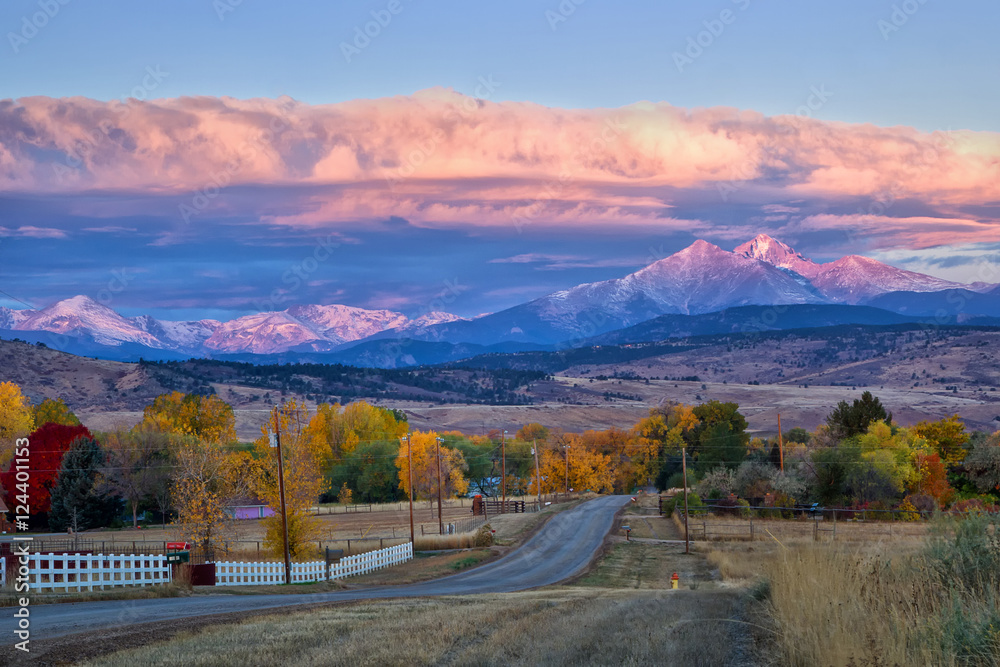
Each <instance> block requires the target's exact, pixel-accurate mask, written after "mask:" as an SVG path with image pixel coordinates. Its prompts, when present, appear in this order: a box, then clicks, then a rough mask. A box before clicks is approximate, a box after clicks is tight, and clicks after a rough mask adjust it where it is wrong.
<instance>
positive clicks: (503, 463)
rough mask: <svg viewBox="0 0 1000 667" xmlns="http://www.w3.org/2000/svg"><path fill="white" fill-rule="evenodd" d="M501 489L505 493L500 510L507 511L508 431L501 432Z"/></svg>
mask: <svg viewBox="0 0 1000 667" xmlns="http://www.w3.org/2000/svg"><path fill="white" fill-rule="evenodd" d="M500 461H501V463H500V489H501V491H502V493H503V502H502V503H501V504H500V512H501V513H503V512H506V511H507V431H501V432H500Z"/></svg>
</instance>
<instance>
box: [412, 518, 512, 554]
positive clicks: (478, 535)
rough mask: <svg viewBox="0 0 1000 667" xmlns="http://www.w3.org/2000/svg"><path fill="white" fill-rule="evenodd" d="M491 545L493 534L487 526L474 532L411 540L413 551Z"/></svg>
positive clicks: (427, 536)
mask: <svg viewBox="0 0 1000 667" xmlns="http://www.w3.org/2000/svg"><path fill="white" fill-rule="evenodd" d="M492 544H493V532H492V529H491V528H490V525H489V524H485V525H483V526H480V527H479V528H478V529H477V530H475V531H469V532H467V533H456V534H454V535H420V536H419V537H416V538H414V540H413V549H414V551H442V550H445V549H472V548H475V547H488V546H491V545H492Z"/></svg>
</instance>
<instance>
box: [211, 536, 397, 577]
mask: <svg viewBox="0 0 1000 667" xmlns="http://www.w3.org/2000/svg"><path fill="white" fill-rule="evenodd" d="M412 558H413V544H411V543H410V542H407V543H405V544H400V545H397V546H394V547H388V548H386V549H379V550H377V551H369V552H367V553H363V554H358V555H356V556H347V557H346V558H341V559H340V561H339V562H337V563H332V564H331V565H330V571H329V573H327V572H326V567H325V566H326V564H325V563H324V562H323V561H312V562H309V563H293V564H292V582H294V583H304V582H311V581H325V580H326V579H327V578H329V579H343V578H345V577H353V576H357V575H359V574H367V573H368V572H373V571H375V570H380V569H382V568H385V567H390V566H392V565H398V564H399V563H405V562H406V561H408V560H411V559H412ZM215 581H216V585H217V586H253V585H258V584H282V583H284V582H285V565H284V563H280V562H267V563H234V562H221V563H216V564H215Z"/></svg>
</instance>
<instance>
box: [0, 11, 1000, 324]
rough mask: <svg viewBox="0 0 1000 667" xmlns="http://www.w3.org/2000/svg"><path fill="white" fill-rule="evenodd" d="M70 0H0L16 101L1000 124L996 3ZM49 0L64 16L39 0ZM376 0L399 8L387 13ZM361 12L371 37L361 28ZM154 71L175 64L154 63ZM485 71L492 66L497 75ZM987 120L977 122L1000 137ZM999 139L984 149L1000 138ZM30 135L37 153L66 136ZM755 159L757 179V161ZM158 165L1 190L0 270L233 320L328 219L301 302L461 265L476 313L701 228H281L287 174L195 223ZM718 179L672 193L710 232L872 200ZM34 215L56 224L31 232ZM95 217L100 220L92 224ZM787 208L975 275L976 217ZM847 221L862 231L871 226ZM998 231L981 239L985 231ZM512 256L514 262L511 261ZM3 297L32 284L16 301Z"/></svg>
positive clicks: (831, 242) (363, 293) (608, 271)
mask: <svg viewBox="0 0 1000 667" xmlns="http://www.w3.org/2000/svg"><path fill="white" fill-rule="evenodd" d="M63 2H65V4H63V3H61V2H59V0H41V1H39V0H33V1H23V0H7V1H6V2H4V3H2V4H0V28H2V32H3V33H4V36H5V38H4V43H3V44H0V70H2V72H3V77H2V79H0V99H4V98H12V99H17V98H24V97H30V96H48V97H75V96H81V97H87V98H93V99H96V100H102V101H110V100H122V99H125V98H128V97H141V98H149V99H154V98H176V97H181V96H192V95H199V96H211V97H222V96H232V97H236V98H240V99H247V98H255V97H267V98H277V97H279V96H283V95H287V96H290V97H291V98H294V99H295V100H298V101H300V102H303V103H306V104H308V105H324V104H335V103H343V102H349V101H351V100H357V99H362V98H367V99H376V98H385V97H393V96H410V95H412V94H413V93H415V92H417V91H421V90H426V89H429V88H435V87H444V88H450V89H453V90H454V91H457V92H458V93H461V94H463V95H467V96H472V97H479V98H484V99H486V100H488V102H489V103H510V102H533V103H536V104H539V105H543V106H546V107H553V108H556V109H588V110H592V109H615V108H618V107H622V106H626V105H631V104H633V103H636V102H640V101H650V102H654V103H667V104H669V105H673V106H674V107H681V108H684V109H692V110H697V109H702V108H711V107H719V106H724V107H733V108H735V109H741V110H749V111H753V112H758V113H760V114H763V115H764V116H774V115H781V114H799V115H803V113H807V114H808V115H809V116H810V117H812V118H814V119H818V120H821V121H833V122H836V121H839V122H844V123H852V124H855V123H871V124H874V125H876V126H880V127H883V128H891V127H894V126H907V127H912V128H916V129H917V130H919V131H922V132H933V131H935V130H973V131H979V132H987V133H993V132H997V131H1000V113H998V110H1000V88H998V87H997V86H996V85H994V84H995V81H996V80H997V75H998V74H1000V48H997V47H996V35H995V28H996V25H997V21H996V19H997V18H998V15H1000V7H998V6H997V5H996V3H992V2H985V1H970V2H961V3H955V2H951V3H945V2H943V0H924V1H923V2H921V1H920V0H908V1H907V2H882V1H880V0H865V1H861V0H839V1H837V2H833V1H828V0H823V1H813V2H793V1H781V2H767V3H765V2H763V1H762V0H736V1H731V0H718V1H715V2H699V3H691V2H673V1H671V2H647V1H634V2H628V3H610V2H598V1H597V0H586V1H584V2H581V3H580V4H576V3H575V2H573V0H564V1H563V2H562V3H560V2H557V1H556V0H551V1H547V2H546V1H542V2H468V1H465V2H458V1H441V2H434V3H431V2H426V1H421V0H398V2H395V3H394V2H389V1H388V0H381V1H374V2H369V1H365V2H349V3H345V2H336V3H326V2H313V1H300V2H287V3H277V2H265V1H263V0H243V1H242V2H236V0H217V1H216V2H213V1H212V0H177V1H175V2H169V3H135V2H124V1H118V0H109V1H106V2H101V3H85V2H83V1H82V0H68V1H67V0H63ZM46 8H48V9H47V10H48V12H49V14H52V16H51V17H48V16H45V15H44V12H45V11H46ZM54 8H58V9H57V11H56V10H55V9H54ZM393 11H395V13H393ZM39 17H41V18H39ZM387 17H388V18H387ZM378 19H381V20H382V22H383V23H385V25H384V26H378V27H377V28H374V27H373V26H375V24H374V23H372V22H373V21H376V20H378ZM26 22H27V23H26ZM32 23H33V24H34V26H32V25H30V24H32ZM39 26H40V27H39ZM33 28H35V29H33ZM366 28H367V29H368V30H369V32H371V33H377V34H375V35H374V36H373V37H371V38H369V39H368V40H367V42H366V41H363V39H362V40H361V41H357V34H358V31H364V30H365V29H366ZM699 41H700V42H701V45H700V46H698V45H697V43H698V42H699ZM345 44H346V45H349V46H347V47H345ZM151 71H155V72H158V73H159V76H156V77H153V78H150V75H149V73H150V72H151ZM483 81H489V82H492V84H493V85H492V86H490V87H489V88H488V92H484V89H483V84H482V82H483ZM818 93H819V95H818V96H817V94H818ZM810 105H811V106H810ZM3 131H4V130H3V127H2V126H0V144H2V142H3V141H8V142H14V143H16V142H19V141H20V142H22V143H25V142H27V143H31V139H30V137H29V138H28V139H25V138H24V137H23V136H20V135H17V136H15V135H14V134H11V132H14V130H11V129H10V127H8V134H7V135H6V137H5V136H4V135H3ZM990 136H992V135H990ZM11 137H13V138H11ZM976 137H980V135H975V136H974V138H973V139H970V140H969V141H972V142H979V143H980V144H983V143H984V141H986V143H987V144H989V142H992V141H994V139H988V140H983V139H982V138H981V137H980V138H976ZM54 141H55V140H53V142H54ZM52 145H53V146H54V145H55V144H54V143H53V144H52ZM989 146H992V144H989ZM989 146H988V147H987V149H984V151H985V152H986V154H990V153H989V151H992V150H994V149H993V148H990V147H989ZM22 149H23V150H24V151H26V152H24V155H26V156H30V158H31V159H43V158H44V156H45V154H46V152H47V151H51V150H55V149H54V148H48V147H45V146H41V145H33V146H30V150H28V148H24V147H23V146H22ZM39 155H42V157H41V158H39V157H38V156H39ZM62 159H63V158H62V157H61V156H60V157H59V158H58V160H62ZM97 166H99V165H88V168H90V169H92V170H93V169H96V168H97ZM753 180H754V181H755V182H760V183H763V179H761V178H760V177H759V175H756V176H755V178H754V179H753ZM150 183H151V182H150V181H147V182H146V184H145V185H143V186H142V187H139V186H130V187H128V188H125V189H126V190H127V193H125V194H123V193H122V192H121V191H116V189H115V188H114V187H112V186H113V185H114V184H113V183H112V184H111V185H109V184H108V183H107V182H104V183H103V184H102V185H100V186H94V187H93V188H92V189H90V190H87V191H86V192H84V191H81V190H80V189H67V190H66V191H57V192H53V189H52V188H42V187H39V188H34V187H32V186H27V185H26V186H11V187H7V188H4V190H3V191H0V230H2V229H7V233H6V236H4V237H2V238H0V262H2V263H3V269H2V270H0V289H2V290H3V291H4V292H7V293H9V294H12V295H14V296H16V297H18V298H20V299H24V300H26V301H28V302H30V303H33V304H37V305H43V304H44V303H47V302H50V301H52V300H54V299H57V298H60V297H67V296H71V295H72V294H76V293H93V292H95V291H99V290H101V289H102V288H103V287H102V286H104V285H105V284H106V283H107V282H108V281H109V280H110V279H111V276H112V275H113V272H114V271H115V270H119V269H120V268H121V267H128V268H129V269H130V271H131V272H132V274H134V275H135V276H136V278H135V279H134V280H133V281H130V284H129V286H128V288H127V289H125V290H123V291H122V292H121V293H120V294H118V293H116V299H115V307H116V308H118V309H120V310H122V311H123V312H127V313H138V312H155V313H157V314H159V315H161V316H169V317H194V316H203V315H209V316H215V317H229V316H232V315H238V314H244V313H246V312H251V311H253V310H254V309H255V307H254V306H253V305H252V303H253V302H254V301H255V300H256V301H257V302H259V301H260V300H261V299H265V298H266V297H267V294H268V293H269V292H270V290H272V289H273V288H274V286H275V285H278V286H281V285H282V284H283V282H282V280H281V276H282V275H283V274H284V272H285V270H287V267H288V266H289V265H291V264H294V263H295V262H296V261H299V259H297V258H301V257H304V256H307V255H308V253H309V252H310V248H311V247H312V244H314V242H315V239H316V238H318V237H322V236H324V235H328V234H331V233H336V234H338V235H342V236H343V238H345V239H347V241H345V245H344V246H343V247H344V248H350V252H343V253H341V256H339V257H338V258H337V259H336V261H335V262H334V260H331V261H330V262H329V263H326V264H324V265H323V266H322V267H320V268H319V269H317V271H316V272H315V275H311V276H310V282H312V283H314V284H313V285H305V284H304V285H303V286H302V287H301V288H299V289H297V290H296V292H295V294H293V295H289V299H293V300H294V301H297V302H321V303H329V302H333V301H338V302H343V303H349V304H351V305H360V306H384V307H392V308H395V309H399V310H402V311H404V312H411V313H415V312H419V311H420V310H422V309H424V308H425V307H426V304H427V303H429V302H430V301H433V300H434V299H435V296H436V295H437V294H438V293H439V292H440V291H441V290H442V289H444V287H443V286H445V285H447V284H449V283H446V282H445V281H454V280H458V282H459V283H460V284H463V285H465V286H467V289H464V290H463V291H462V294H461V296H459V297H457V298H456V299H455V300H454V301H453V302H449V303H448V304H447V305H448V306H449V309H450V310H453V311H454V312H456V313H458V314H462V315H474V314H478V313H480V312H483V311H486V310H495V309H497V308H501V307H504V306H509V305H513V304H515V303H518V302H521V301H523V300H525V299H527V298H531V297H535V296H540V295H542V294H545V293H548V292H550V291H553V290H555V289H559V288H563V287H568V286H570V285H573V284H576V283H579V282H584V281H591V280H600V279H606V278H610V277H615V276H620V275H622V274H624V273H626V272H627V271H629V270H631V269H635V268H638V267H640V266H642V265H644V264H646V263H648V262H649V261H651V259H655V255H657V253H659V252H662V253H669V252H672V251H675V250H678V249H680V248H682V247H684V246H685V245H687V244H688V243H690V241H691V240H693V239H694V238H695V237H696V236H698V235H699V234H697V233H692V232H691V231H689V230H686V229H685V227H684V225H669V226H666V227H664V226H658V225H656V224H635V225H630V226H626V227H616V226H608V225H605V226H600V225H588V226H586V228H585V229H583V228H574V227H573V226H572V225H566V224H564V225H563V226H553V227H544V226H540V227H538V228H536V229H530V230H528V232H527V233H512V232H511V230H510V228H509V227H502V226H501V227H481V226H477V225H476V224H475V223H476V221H475V220H469V221H468V223H469V224H466V225H462V224H458V223H455V221H454V220H452V219H449V224H441V225H435V224H430V223H427V222H426V221H424V223H420V224H411V222H413V221H409V222H408V221H407V220H403V221H401V222H399V223H398V224H394V223H393V222H392V221H391V219H390V216H385V217H384V218H383V219H382V220H381V221H377V222H375V223H372V222H371V221H363V222H362V221H361V220H360V219H359V221H358V222H357V223H356V224H351V223H350V222H349V221H348V222H345V221H344V220H337V221H336V223H334V222H333V221H330V222H329V224H327V222H326V221H320V222H319V223H317V222H316V221H310V222H309V223H308V224H303V225H299V226H292V227H282V226H277V227H276V226H275V225H274V224H273V223H272V224H268V223H267V222H266V221H267V220H268V219H269V216H270V215H271V214H272V213H273V210H272V209H282V210H283V211H285V209H289V210H290V209H295V210H296V211H301V210H302V209H303V207H305V206H306V204H305V203H303V200H296V203H295V204H294V205H293V204H292V203H288V200H286V199H281V197H284V196H285V195H284V194H283V192H284V191H282V192H281V193H279V192H278V191H277V190H275V191H274V197H275V201H278V200H279V199H280V201H281V202H282V203H281V205H280V206H279V205H278V204H272V203H271V202H270V201H266V200H264V199H262V200H257V201H256V203H255V204H254V205H253V206H251V205H249V204H247V205H246V206H244V205H242V204H243V202H244V201H249V196H248V197H247V198H244V199H239V198H238V197H236V196H234V197H233V201H237V200H238V201H240V205H239V206H236V205H234V206H233V209H236V212H233V211H228V212H226V213H220V212H218V211H215V210H211V211H208V212H206V213H205V214H204V215H201V216H200V217H199V219H198V221H197V224H196V225H195V226H194V227H191V226H185V227H183V228H178V227H177V220H176V216H173V215H168V214H163V213H162V212H159V211H160V209H158V208H157V207H156V206H151V207H149V210H148V211H146V210H144V209H145V208H146V205H145V204H143V203H138V204H135V205H134V206H129V205H126V204H127V202H133V201H139V202H143V201H146V198H149V200H150V201H154V200H155V201H161V199H158V198H159V197H161V194H162V193H159V192H157V188H156V187H155V184H154V185H151V184H150ZM705 190H712V188H711V187H701V186H699V187H684V188H678V189H676V190H674V191H670V192H669V193H667V194H661V193H657V195H656V196H658V197H661V198H662V199H661V201H662V204H663V207H664V211H665V212H663V213H661V214H659V215H661V216H666V215H668V213H667V211H668V212H669V215H670V216H671V217H676V218H680V219H682V220H683V219H691V220H700V221H703V222H704V221H706V220H712V221H716V222H719V224H722V225H723V226H725V227H726V229H725V230H714V231H717V235H716V236H715V237H714V238H711V240H713V241H714V242H717V243H719V244H720V245H722V246H723V247H729V248H731V247H732V246H734V245H736V244H737V243H739V242H741V241H742V240H745V239H748V238H750V237H752V236H753V235H754V233H756V229H757V227H759V224H757V223H755V222H754V219H755V218H754V216H755V213H754V212H748V210H746V209H747V207H754V206H759V205H762V204H764V203H770V204H772V205H774V204H791V205H793V206H795V207H801V208H802V209H803V210H809V211H811V212H812V213H813V214H815V215H819V214H825V213H833V214H845V213H846V212H849V211H854V210H856V209H858V208H861V207H864V206H867V205H869V204H868V203H870V201H871V199H872V197H871V195H870V194H858V193H856V192H851V193H850V196H848V195H846V194H845V195H844V196H843V197H841V196H838V197H834V198H830V197H820V198H817V199H816V200H808V201H803V198H802V197H801V196H799V195H795V196H792V195H787V196H786V195H773V194H772V195H770V196H769V197H768V198H767V199H766V201H765V200H764V199H761V198H760V197H755V196H750V194H749V193H747V196H746V197H744V198H742V199H741V197H740V196H737V197H736V201H725V202H720V201H719V198H718V197H717V196H715V195H714V194H712V195H711V196H699V193H702V194H703V193H704V191H705ZM174 192H176V189H175V190H174ZM650 192H652V191H650ZM52 195H58V196H56V197H55V198H54V199H53V198H52ZM179 197H180V199H179V200H180V201H184V196H179ZM95 198H96V199H101V198H103V199H107V200H114V202H115V206H112V207H110V208H112V209H114V211H115V212H113V213H109V212H108V211H107V210H103V209H102V210H97V209H96V208H95V207H94V206H92V203H93V201H94V199H95ZM265 199H266V198H265ZM944 199H945V198H944V197H941V198H939V199H936V200H935V201H933V202H932V201H930V198H929V199H928V200H927V201H916V200H913V201H911V200H910V199H909V198H903V197H900V198H899V199H898V201H896V206H895V209H894V212H893V213H892V215H903V213H904V210H905V211H909V212H908V213H907V214H906V215H907V216H908V217H914V216H917V217H919V216H924V217H926V216H932V217H940V218H948V219H953V218H956V216H958V212H957V211H959V208H956V207H955V206H950V205H949V206H945V205H944V204H942V203H941V202H942V201H944ZM961 204H962V206H964V207H965V209H963V210H964V213H963V215H968V216H969V217H970V218H971V219H973V220H975V221H979V222H982V221H984V220H993V219H994V218H996V217H998V216H997V214H996V213H995V211H988V210H986V209H988V208H990V207H993V209H995V208H996V202H995V201H994V200H993V199H983V198H980V199H974V198H973V199H966V200H964V201H963V202H962V203H961ZM282 207H284V208H282ZM971 208H976V211H975V213H974V214H973V213H969V210H971ZM285 212H286V213H287V211H285ZM758 213H759V211H758ZM740 225H742V226H743V227H744V228H745V230H746V233H745V235H744V234H743V233H742V232H741V231H740V229H739V227H740ZM36 228H37V229H47V230H57V231H50V232H36V231H32V230H34V229H36ZM18 229H20V230H22V231H20V232H17V231H16V230H18ZM95 229H99V230H101V231H88V230H95ZM795 229H798V231H797V232H796V233H794V234H793V235H792V236H793V237H792V238H788V237H786V239H785V240H788V241H790V242H794V243H795V244H796V245H798V246H802V247H801V249H802V250H803V251H804V252H806V253H807V254H810V255H812V256H814V257H816V258H817V259H830V258H833V257H837V256H840V255H841V254H844V253H845V252H849V251H852V250H853V251H857V252H862V251H870V252H869V254H875V255H878V254H879V253H882V254H883V255H884V256H886V257H892V258H893V259H894V260H896V261H897V262H898V263H900V264H907V265H908V266H911V267H913V268H920V269H922V270H927V271H931V272H935V273H937V274H939V275H946V276H947V277H953V278H957V279H970V280H971V279H974V277H975V276H973V275H972V274H971V273H970V272H968V271H965V272H964V273H963V271H962V266H968V265H970V263H971V260H970V259H969V257H970V256H971V257H975V255H976V248H977V246H976V245H975V244H974V245H973V246H972V251H971V254H970V250H969V242H970V240H973V241H974V240H975V238H974V236H973V237H970V236H969V235H968V234H966V235H965V236H964V237H963V238H962V239H961V241H962V242H963V243H964V245H963V246H962V251H961V252H960V253H959V255H960V256H961V258H962V259H959V260H956V261H955V262H954V264H956V265H955V266H945V265H946V264H947V263H948V262H947V261H946V260H947V258H948V256H949V255H948V250H947V249H944V250H942V249H941V247H940V245H932V246H928V245H927V244H926V243H922V244H919V246H920V247H912V246H910V247H906V246H905V244H903V247H893V246H892V244H886V243H874V244H867V243H866V242H865V240H864V239H865V238H868V236H866V235H862V237H863V238H861V239H860V240H857V238H858V237H856V236H852V235H851V234H849V233H848V234H846V235H845V234H844V233H843V232H842V231H836V230H832V228H831V229H818V228H816V225H815V224H813V225H812V226H802V225H800V226H799V227H797V228H795ZM836 229H837V230H839V229H840V228H839V227H838V228H836ZM25 230H27V231H25ZM712 231H713V229H706V228H703V233H701V234H700V235H702V236H709V237H712ZM168 236H169V240H167V241H165V240H164V239H165V238H167V237H168ZM845 239H856V240H857V247H856V248H851V247H849V246H850V244H849V243H848V242H846V241H845ZM251 240H252V241H251ZM983 240H984V241H986V240H988V241H991V242H993V241H995V239H994V238H993V237H992V236H991V237H990V238H989V239H986V238H985V237H984V239H983ZM994 248H995V246H994V245H989V246H986V245H984V246H982V252H983V253H984V254H989V253H994V252H995V249H994ZM518 256H521V257H522V259H521V260H518V261H505V260H509V258H511V257H518ZM526 258H527V259H526ZM942 258H945V259H942ZM529 260H530V261H529ZM0 305H16V303H15V302H9V301H3V300H0Z"/></svg>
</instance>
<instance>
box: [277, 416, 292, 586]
mask: <svg viewBox="0 0 1000 667" xmlns="http://www.w3.org/2000/svg"><path fill="white" fill-rule="evenodd" d="M274 442H275V446H276V447H277V448H278V495H279V496H280V497H281V534H282V536H283V537H284V551H285V583H286V584H290V583H292V558H291V555H290V554H289V552H288V512H287V510H286V509H285V468H284V463H283V462H282V457H281V414H280V412H279V411H278V408H277V407H275V408H274Z"/></svg>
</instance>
